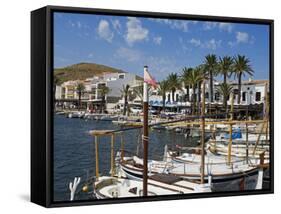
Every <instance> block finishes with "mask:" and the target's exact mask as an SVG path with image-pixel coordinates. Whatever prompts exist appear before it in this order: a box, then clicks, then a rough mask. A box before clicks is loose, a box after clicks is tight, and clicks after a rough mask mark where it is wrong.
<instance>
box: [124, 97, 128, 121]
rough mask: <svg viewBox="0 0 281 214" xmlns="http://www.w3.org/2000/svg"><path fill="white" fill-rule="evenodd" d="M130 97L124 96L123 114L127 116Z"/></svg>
mask: <svg viewBox="0 0 281 214" xmlns="http://www.w3.org/2000/svg"><path fill="white" fill-rule="evenodd" d="M127 99H128V97H127V95H125V97H124V108H123V115H124V116H125V115H126V111H127V105H128V100H127Z"/></svg>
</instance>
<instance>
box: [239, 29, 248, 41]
mask: <svg viewBox="0 0 281 214" xmlns="http://www.w3.org/2000/svg"><path fill="white" fill-rule="evenodd" d="M236 42H237V43H248V42H249V34H248V33H246V32H239V31H238V32H236Z"/></svg>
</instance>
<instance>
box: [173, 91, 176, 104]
mask: <svg viewBox="0 0 281 214" xmlns="http://www.w3.org/2000/svg"><path fill="white" fill-rule="evenodd" d="M175 91H176V90H175V89H174V88H173V89H172V101H173V102H175Z"/></svg>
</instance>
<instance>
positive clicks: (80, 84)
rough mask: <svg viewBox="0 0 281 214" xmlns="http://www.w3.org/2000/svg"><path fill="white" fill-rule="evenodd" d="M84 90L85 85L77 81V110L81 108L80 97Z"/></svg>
mask: <svg viewBox="0 0 281 214" xmlns="http://www.w3.org/2000/svg"><path fill="white" fill-rule="evenodd" d="M84 91H85V85H84V84H83V83H82V82H78V83H77V85H76V92H77V94H78V111H79V110H80V108H81V97H82V94H83V93H84Z"/></svg>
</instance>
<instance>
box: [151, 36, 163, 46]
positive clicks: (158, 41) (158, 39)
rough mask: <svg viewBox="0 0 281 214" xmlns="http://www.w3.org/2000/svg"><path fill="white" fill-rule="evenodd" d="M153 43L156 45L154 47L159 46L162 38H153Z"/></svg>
mask: <svg viewBox="0 0 281 214" xmlns="http://www.w3.org/2000/svg"><path fill="white" fill-rule="evenodd" d="M153 42H154V43H155V44H156V45H161V42H162V37H161V36H156V37H154V38H153Z"/></svg>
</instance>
